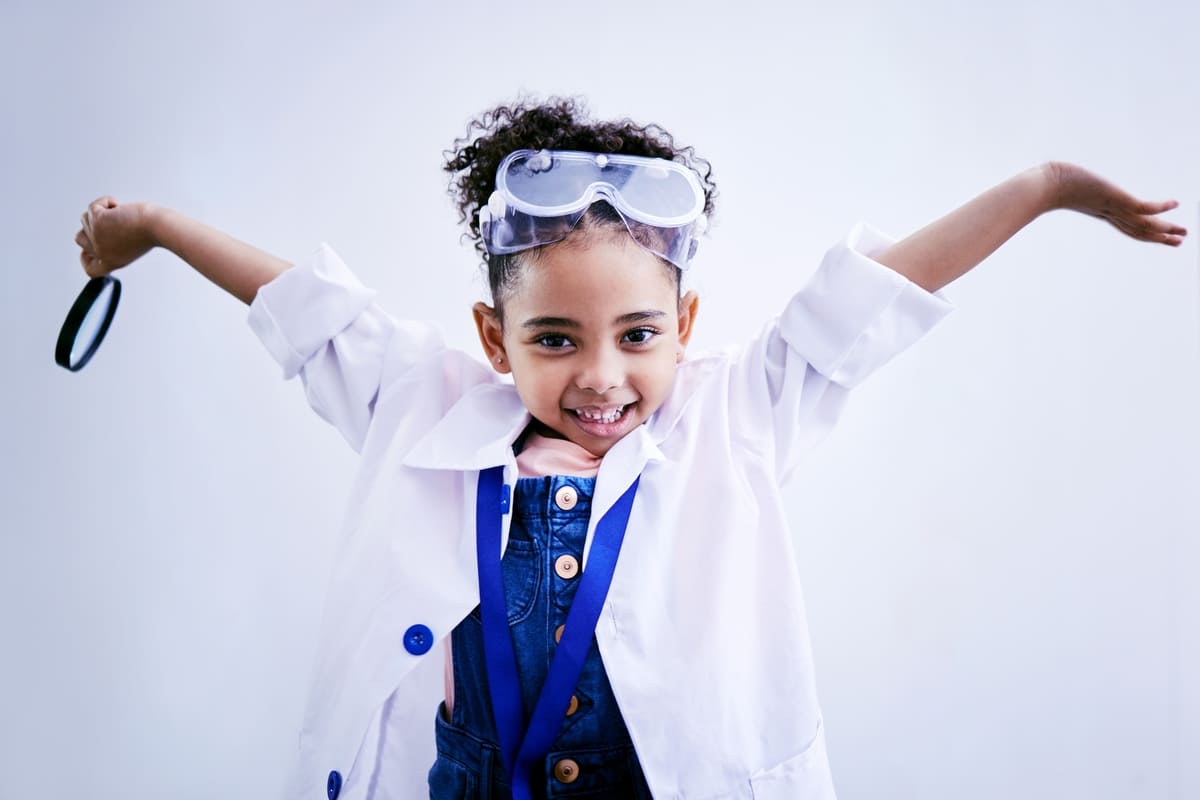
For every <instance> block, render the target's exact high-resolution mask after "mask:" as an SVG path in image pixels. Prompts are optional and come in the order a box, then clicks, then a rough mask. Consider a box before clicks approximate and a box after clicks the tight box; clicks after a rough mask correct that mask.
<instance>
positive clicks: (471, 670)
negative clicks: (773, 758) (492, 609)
mask: <svg viewBox="0 0 1200 800" xmlns="http://www.w3.org/2000/svg"><path fill="white" fill-rule="evenodd" d="M595 482H596V479H595V478H580V477H574V476H562V475H555V476H548V477H544V478H519V479H518V480H517V486H516V493H515V495H516V496H515V498H514V502H513V509H514V516H513V520H512V524H511V526H510V529H509V538H508V546H507V548H506V549H505V551H504V558H503V560H502V561H501V572H502V576H503V580H504V592H505V598H506V601H507V606H508V624H509V628H510V630H511V632H512V637H513V646H514V649H515V651H516V656H517V669H518V674H519V676H520V681H521V695H522V699H523V700H524V706H525V714H526V718H527V719H528V718H529V717H530V716H531V715H532V713H533V708H534V704H535V703H536V702H537V698H538V694H539V692H540V691H541V688H542V684H543V683H544V682H545V679H546V675H547V673H548V672H549V669H550V660H551V658H552V657H553V655H554V646H555V641H556V631H558V629H559V626H561V625H562V624H563V623H565V622H566V620H567V612H568V610H569V609H570V607H571V600H572V599H573V598H574V597H575V590H576V587H577V586H578V584H579V576H580V574H581V572H580V569H579V565H580V563H581V561H582V558H583V544H584V539H585V537H586V535H587V528H588V518H589V516H590V515H591V510H592V493H593V488H594V486H595ZM451 636H452V640H451V641H452V650H453V656H454V711H453V715H452V718H451V719H450V720H449V721H447V720H446V719H445V717H444V716H443V713H444V709H445V707H444V706H442V708H440V709H439V711H438V713H437V715H436V716H437V719H436V736H437V752H438V757H437V761H436V762H435V763H434V765H433V768H432V769H431V770H430V771H429V792H430V798H431V799H432V800H450V798H453V799H454V800H459V799H460V798H490V799H496V798H510V797H511V791H510V789H509V785H510V784H509V779H508V775H507V773H506V771H505V768H504V764H503V762H502V760H501V757H500V748H499V745H498V744H497V738H498V737H497V734H496V728H495V723H494V722H493V719H492V709H491V699H490V695H489V693H488V683H487V670H486V668H485V664H486V662H485V659H484V652H483V628H482V625H481V621H480V613H479V609H478V608H476V609H475V610H474V611H472V612H471V614H470V615H468V616H467V618H466V619H464V620H463V621H462V622H461V623H459V625H458V626H457V627H456V628H455V629H454V631H453V633H452V634H451ZM544 774H545V778H544V780H535V781H533V783H532V789H533V793H534V797H536V798H547V799H548V798H558V797H580V798H583V797H588V798H604V797H613V798H649V797H650V791H649V789H648V788H647V787H646V780H645V777H644V776H643V775H642V770H641V766H640V765H639V764H638V760H637V756H636V755H635V753H634V750H633V744H632V743H631V741H630V739H629V731H628V730H626V728H625V722H624V720H622V718H621V712H620V711H619V710H618V708H617V703H616V700H615V699H614V698H613V693H612V687H611V686H610V685H609V683H608V677H607V675H605V672H604V665H603V664H602V663H601V661H600V650H599V648H598V647H597V645H596V639H595V637H594V636H593V637H592V644H591V648H590V649H589V650H588V655H587V659H586V660H585V661H584V665H583V672H582V673H581V675H580V677H579V682H578V684H577V685H576V690H575V693H574V697H573V698H572V700H571V706H570V708H569V709H568V711H567V716H566V717H565V718H564V720H563V726H562V729H561V730H560V731H559V734H558V738H557V739H555V742H554V747H553V749H552V750H551V751H550V752H549V753H548V754H547V756H546V759H545V769H544Z"/></svg>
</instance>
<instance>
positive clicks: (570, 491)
mask: <svg viewBox="0 0 1200 800" xmlns="http://www.w3.org/2000/svg"><path fill="white" fill-rule="evenodd" d="M578 502H579V495H578V494H577V493H576V492H575V488H574V487H573V486H563V487H562V488H561V489H559V490H558V491H557V492H555V493H554V504H555V505H556V506H558V507H559V508H561V509H562V510H563V511H570V510H571V509H572V508H574V507H575V504H576V503H578Z"/></svg>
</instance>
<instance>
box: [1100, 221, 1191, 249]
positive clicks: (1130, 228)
mask: <svg viewBox="0 0 1200 800" xmlns="http://www.w3.org/2000/svg"><path fill="white" fill-rule="evenodd" d="M1109 222H1111V223H1112V225H1113V226H1114V227H1115V228H1116V229H1117V230H1119V231H1121V233H1124V234H1125V235H1126V236H1129V237H1132V238H1134V239H1137V240H1139V241H1142V242H1157V243H1159V244H1165V245H1170V246H1171V247H1178V246H1179V245H1180V244H1182V243H1183V240H1184V237H1186V236H1187V228H1184V227H1183V226H1181V225H1176V224H1175V223H1173V222H1170V221H1168V220H1164V219H1157V218H1155V217H1145V216H1135V217H1125V216H1121V217H1113V218H1111V219H1109Z"/></svg>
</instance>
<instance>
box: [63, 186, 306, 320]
mask: <svg viewBox="0 0 1200 800" xmlns="http://www.w3.org/2000/svg"><path fill="white" fill-rule="evenodd" d="M75 242H76V244H78V245H79V247H80V248H81V252H80V254H79V261H80V263H82V264H83V269H84V271H85V272H86V273H87V274H88V275H91V276H92V277H96V276H99V275H107V274H108V273H110V272H112V271H113V270H115V269H119V268H121V267H124V266H126V265H127V264H129V263H131V262H133V261H136V260H137V259H139V258H141V257H142V256H143V255H145V254H146V253H147V252H149V251H150V250H151V249H153V248H155V247H164V248H166V249H167V250H170V251H171V252H172V253H174V254H175V255H177V256H179V257H180V258H182V259H183V260H184V261H186V262H187V263H188V264H190V265H191V266H192V267H194V268H195V269H196V271H197V272H199V273H200V274H202V275H204V277H206V278H208V279H209V280H211V281H212V282H213V283H215V284H217V285H218V286H220V287H221V288H222V289H224V290H225V291H227V292H229V293H230V294H232V295H233V296H234V297H236V298H238V299H239V300H241V301H242V302H243V303H246V304H247V305H249V304H250V302H251V301H253V300H254V296H255V295H256V294H257V293H258V289H259V287H261V286H262V285H264V284H266V283H269V282H270V281H271V280H273V279H274V278H275V277H276V276H278V275H279V274H280V273H281V272H283V271H284V270H286V269H288V268H289V267H290V266H291V264H289V263H288V262H286V261H284V260H283V259H281V258H277V257H275V256H273V255H271V254H270V253H265V252H263V251H262V250H259V249H258V248H256V247H252V246H250V245H248V244H246V243H245V242H241V241H238V240H237V239H234V238H233V237H232V236H229V235H228V234H225V233H222V232H221V231H218V230H216V229H215V228H211V227H209V226H208V225H205V224H204V223H202V222H197V221H196V220H194V219H191V218H189V217H186V216H184V215H183V214H180V213H179V212H178V211H172V210H171V209H169V208H161V207H159V206H154V205H151V204H149V203H118V202H117V201H116V200H114V199H113V198H111V197H101V198H100V199H98V200H96V201H94V202H93V203H92V204H91V205H89V206H88V209H87V211H85V212H84V214H83V227H82V228H81V229H80V230H79V232H78V233H76V234H75Z"/></svg>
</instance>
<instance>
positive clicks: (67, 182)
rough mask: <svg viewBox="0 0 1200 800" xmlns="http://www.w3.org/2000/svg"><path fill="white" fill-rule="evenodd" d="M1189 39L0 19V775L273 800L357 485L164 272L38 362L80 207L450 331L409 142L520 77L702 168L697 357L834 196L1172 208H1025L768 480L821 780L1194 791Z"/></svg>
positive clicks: (775, 278) (933, 20) (285, 391)
mask: <svg viewBox="0 0 1200 800" xmlns="http://www.w3.org/2000/svg"><path fill="white" fill-rule="evenodd" d="M1197 30H1200V6H1198V5H1197V4H1195V3H1193V2H1183V1H1182V0H1179V1H1178V2H1174V1H1172V2H1165V3H1157V4H1150V5H1145V6H1141V7H1139V6H1137V5H1136V4H1131V3H1126V2H1114V1H1113V0H1091V2H1086V3H1085V2H1077V3H1076V2H1045V0H1042V1H1041V2H1036V1H1035V0H1013V1H1012V2H1004V3H995V4H983V3H963V2H954V1H953V0H939V1H938V2H908V3H882V2H880V3H864V2H846V3H837V4H832V3H811V2H800V3H790V4H783V3H775V2H770V3H768V2H738V3H717V2H689V3H682V2H673V3H654V2H637V3H634V2H626V1H625V0H620V1H614V2H606V3H594V4H575V3H549V2H531V3H522V2H510V3H484V2H476V1H475V0H463V1H462V2H457V3H453V4H437V5H435V4H432V3H357V4H335V3H332V2H329V3H316V2H304V1H301V2H288V3H283V2H274V3H242V2H234V1H233V0H210V1H209V2H203V3H200V2H185V3H152V2H128V1H127V0H114V1H113V2H108V3H78V2H77V3H61V2H34V0H3V2H0V75H2V76H3V77H0V113H2V114H3V117H2V119H3V125H0V167H2V171H0V186H2V191H0V234H2V236H3V239H2V242H3V252H4V265H3V268H4V276H5V280H4V284H3V289H2V290H0V332H2V335H3V336H4V337H5V341H7V342H8V356H7V357H6V359H5V360H6V366H5V369H4V373H5V377H4V380H3V391H2V393H0V404H2V405H0V409H2V411H3V423H2V425H0V458H2V459H3V460H2V466H3V481H0V548H2V549H0V571H2V575H3V581H2V582H0V636H2V641H3V645H0V647H2V648H3V650H2V651H0V712H2V713H0V775H3V776H4V777H3V780H2V781H0V798H3V800H18V799H19V798H76V797H89V798H97V799H105V798H122V800H133V799H134V798H163V797H170V798H212V797H229V798H259V797H273V796H276V795H277V794H278V793H279V791H280V789H281V788H282V784H283V778H284V774H285V772H286V770H287V769H288V768H289V767H290V765H291V759H292V753H293V751H294V748H295V743H296V735H297V732H298V729H299V723H300V715H301V712H302V710H303V703H304V700H305V693H306V689H307V684H308V679H309V675H310V673H309V670H310V667H311V663H312V658H313V655H314V652H315V648H316V647H317V642H316V638H315V637H316V632H317V629H318V625H319V621H320V614H321V609H322V604H323V600H324V591H325V585H326V580H327V576H328V573H329V570H330V556H331V553H332V551H333V546H334V542H335V539H336V537H337V535H338V529H339V522H340V519H341V516H342V514H343V512H344V503H345V499H346V494H347V491H348V487H349V484H350V480H351V476H352V474H353V470H354V468H355V463H356V458H355V456H354V454H353V452H352V451H351V450H350V449H349V448H348V447H347V446H346V445H345V443H344V442H343V441H342V440H341V438H340V437H339V435H338V434H337V433H336V431H334V430H333V429H332V428H330V427H328V426H327V425H326V424H325V423H323V422H322V421H321V420H320V419H319V418H317V417H316V415H315V414H313V413H312V412H311V411H310V410H309V409H308V407H307V405H306V404H305V402H304V399H303V395H302V392H301V389H300V386H299V382H298V381H293V382H291V383H287V382H284V381H283V380H281V378H280V374H279V369H278V367H277V366H276V365H275V364H274V362H272V361H271V360H270V358H269V357H268V356H267V354H266V351H265V350H264V349H263V348H262V347H261V345H260V344H259V343H258V341H257V339H255V337H254V336H253V334H252V333H251V331H250V330H249V328H248V326H247V325H246V324H245V315H246V308H245V307H244V306H243V305H241V304H240V303H238V302H237V301H236V300H233V299H232V298H230V297H228V296H226V295H225V294H224V293H223V292H221V291H220V290H219V289H217V288H216V287H214V286H213V285H211V284H209V283H207V282H206V281H205V280H204V279H203V278H201V277H200V276H199V275H197V274H196V273H194V272H192V271H191V270H190V269H188V268H187V267H186V266H185V265H183V264H182V263H181V262H179V261H178V260H176V259H175V258H174V257H173V256H171V255H169V254H167V253H163V252H157V253H154V254H152V255H151V256H149V257H147V258H146V259H144V261H143V262H140V263H138V264H137V265H136V266H135V267H133V268H131V269H128V270H125V271H124V272H122V273H120V274H119V277H121V278H122V280H123V283H124V289H125V294H124V298H123V300H122V306H121V309H120V312H119V314H118V316H117V319H116V322H115V325H114V327H113V329H112V331H111V333H110V334H109V338H108V340H107V341H106V343H105V345H104V347H103V348H102V350H101V351H100V353H99V354H98V355H97V356H96V358H95V359H94V360H93V362H92V363H91V364H90V365H89V366H88V367H87V368H86V369H85V370H84V371H82V372H80V373H78V374H71V373H68V372H67V371H66V370H63V369H61V368H59V367H57V366H55V365H54V363H53V359H52V349H53V345H54V341H55V339H56V336H57V333H58V327H59V325H60V324H61V321H62V318H63V316H64V314H65V312H66V310H67V308H68V307H69V305H70V303H71V301H72V300H73V299H74V297H75V295H76V293H77V292H78V291H79V289H80V288H81V287H82V286H83V283H84V280H85V276H84V275H83V273H82V271H81V269H80V268H79V265H78V260H77V255H78V249H77V248H76V246H75V245H74V244H73V241H72V238H73V236H74V233H75V231H76V229H77V228H78V221H79V215H80V213H81V212H82V211H83V210H84V208H85V206H86V204H87V203H88V202H89V201H90V200H92V199H93V198H95V197H97V196H99V195H101V194H113V195H115V196H116V197H117V198H118V199H120V200H138V199H144V200H152V201H155V202H158V203H161V204H164V205H169V206H173V207H176V208H178V209H180V210H183V211H185V212H187V213H189V214H191V215H193V216H195V217H198V218H200V219H202V220H204V221H206V222H208V223H210V224H213V225H215V226H217V227H219V228H222V229H224V230H227V231H229V232H230V233H232V234H234V235H235V236H238V237H240V238H243V239H246V240H248V241H251V242H253V243H255V244H257V245H259V246H260V247H263V248H265V249H267V250H270V251H272V252H275V253H278V254H279V255H281V256H283V257H285V258H288V259H298V258H301V257H303V256H304V255H306V254H307V253H309V252H311V251H312V250H313V249H314V248H315V247H316V246H317V245H318V243H319V242H321V241H327V242H329V243H330V244H331V245H332V246H333V247H334V248H335V249H337V251H338V252H339V253H340V254H341V256H342V257H343V258H344V259H345V260H346V261H347V263H349V264H350V265H351V266H352V267H353V268H354V269H355V270H356V271H357V273H358V274H359V275H360V276H361V278H362V279H363V281H364V282H366V283H367V284H369V285H371V286H373V287H375V288H377V289H378V290H379V291H380V301H381V302H382V303H383V305H384V306H385V307H386V308H387V309H388V310H389V311H391V312H392V313H393V314H395V315H396V316H401V317H417V318H422V319H432V320H436V321H437V322H438V323H439V324H440V325H441V326H442V328H443V330H444V331H445V334H446V336H447V338H448V339H449V340H450V341H451V342H452V343H453V344H454V345H456V346H459V347H464V348H467V349H468V350H472V351H476V350H477V349H478V345H477V343H476V342H475V340H474V333H473V329H472V327H471V325H470V321H469V307H470V304H471V302H473V301H474V300H476V299H478V298H479V297H480V296H481V295H482V283H481V281H480V279H479V276H478V272H477V270H476V260H475V258H474V255H473V252H472V251H471V250H470V249H469V247H468V246H467V245H465V244H463V243H461V242H460V228H459V227H458V226H457V220H456V214H455V212H454V210H453V209H452V207H451V204H450V201H449V199H448V197H447V196H446V194H445V180H446V179H445V176H444V174H443V173H442V172H441V169H440V167H441V162H442V151H443V150H444V149H445V148H447V147H449V146H450V145H451V143H452V142H453V140H454V139H455V137H457V136H461V135H462V134H463V133H464V132H465V130H466V123H467V122H468V120H470V118H471V117H473V116H475V115H477V114H478V113H479V112H481V111H483V110H484V109H486V108H488V107H490V106H492V105H494V104H496V103H498V102H500V101H502V100H510V99H513V98H516V97H518V96H521V95H522V94H528V95H535V96H538V97H544V96H546V95H548V94H553V93H559V94H582V95H584V96H586V97H587V98H588V100H589V102H590V107H591V108H592V110H593V112H594V113H595V114H596V115H597V116H601V117H620V116H626V115H628V116H631V117H633V118H634V119H637V120H640V121H651V120H653V121H656V122H659V123H661V124H663V125H665V126H666V127H667V128H668V129H669V130H671V131H672V132H673V133H674V134H675V135H676V137H678V139H679V140H680V141H682V142H684V143H687V144H692V145H694V146H695V147H696V148H697V150H698V152H699V153H700V154H701V155H703V156H705V157H707V158H708V159H710V160H711V162H712V164H713V167H714V174H715V177H716V180H717V182H718V185H719V188H720V198H719V208H718V211H717V215H716V218H715V220H714V224H713V226H712V229H711V237H710V238H709V239H707V240H705V241H704V242H703V243H702V244H701V247H700V252H699V256H698V258H697V261H696V267H695V281H696V285H697V286H698V288H699V289H700V291H701V293H702V307H701V315H700V319H699V331H698V333H697V339H698V341H697V343H696V344H697V346H698V347H701V348H704V347H708V346H717V345H723V344H725V343H728V342H733V341H737V340H739V339H742V338H745V337H748V336H750V335H752V334H753V333H755V332H757V331H758V330H759V329H760V328H761V326H762V325H763V324H764V322H765V321H766V320H767V319H768V318H769V317H770V316H771V315H773V314H775V313H778V311H780V310H781V309H782V308H783V305H784V303H785V301H786V298H787V297H788V296H789V295H790V294H791V293H792V292H794V291H795V290H796V289H797V288H798V287H799V286H801V285H802V284H803V282H804V280H805V278H806V277H807V276H808V275H809V274H811V272H812V271H813V270H814V269H815V268H816V265H817V264H818V262H819V260H820V257H821V255H822V253H823V252H824V250H825V249H826V247H828V246H829V245H830V244H831V243H833V242H835V241H836V240H837V239H838V238H839V237H841V236H842V235H843V234H844V232H845V231H846V230H847V229H848V228H849V227H850V226H851V225H852V224H853V223H854V222H855V221H856V220H859V219H864V220H867V221H869V222H870V223H871V224H873V225H875V226H876V227H878V228H881V229H882V230H884V231H887V232H889V233H891V234H893V235H904V234H906V233H908V232H910V231H912V230H915V229H916V228H918V227H920V226H921V225H923V224H924V223H926V222H928V221H930V220H932V219H934V218H936V217H937V216H939V215H940V214H942V213H944V212H945V211H947V210H949V209H950V208H952V207H954V206H955V205H957V204H959V203H961V202H963V201H965V200H966V199H968V198H970V197H971V196H973V195H974V194H976V193H978V192H979V191H982V190H983V189H985V188H987V187H988V186H991V185H993V184H995V183H997V182H999V181H1000V180H1003V179H1004V178H1006V177H1008V176H1009V175H1010V174H1013V173H1015V172H1017V171H1019V170H1021V169H1023V168H1026V167H1028V166H1031V165H1034V164H1037V163H1039V162H1042V161H1044V160H1046V159H1050V158H1058V159H1065V160H1071V161H1076V162H1078V163H1081V164H1084V165H1086V166H1088V167H1090V168H1092V169H1094V170H1096V171H1098V172H1100V173H1101V174H1103V175H1106V176H1108V177H1110V178H1111V179H1113V180H1114V181H1116V182H1117V183H1119V184H1121V185H1122V186H1125V187H1127V188H1128V189H1130V190H1131V191H1133V192H1135V193H1137V194H1139V195H1141V196H1145V197H1149V198H1152V199H1163V198H1168V197H1174V198H1176V199H1178V200H1179V201H1180V202H1181V204H1182V205H1181V207H1180V208H1179V209H1177V210H1176V211H1174V212H1172V213H1171V214H1170V215H1169V216H1170V217H1171V218H1172V219H1174V220H1176V221H1178V222H1180V223H1182V224H1184V225H1186V226H1188V227H1189V229H1190V230H1191V236H1190V238H1189V240H1188V241H1187V243H1185V244H1184V246H1182V247H1181V248H1179V249H1170V248H1166V247H1161V246H1150V245H1146V244H1141V243H1137V242H1134V241H1132V240H1129V239H1125V238H1124V237H1122V236H1120V235H1119V234H1117V233H1116V232H1115V231H1114V230H1113V229H1111V228H1110V227H1108V226H1107V225H1104V224H1103V223H1101V222H1099V221H1097V220H1094V219H1090V218H1086V217H1083V216H1079V215H1073V214H1070V213H1067V212H1056V213H1054V214H1052V215H1048V216H1046V217H1044V218H1042V219H1039V220H1038V221H1036V222H1035V223H1034V224H1033V225H1032V226H1031V227H1030V228H1028V229H1027V230H1025V231H1023V232H1022V233H1020V234H1019V235H1018V236H1017V237H1016V238H1015V239H1014V240H1013V241H1012V242H1010V243H1009V244H1008V245H1006V246H1005V247H1004V248H1003V249H1002V250H1001V251H1000V252H999V253H997V254H996V255H995V256H993V257H992V258H990V259H989V260H988V261H986V262H985V263H984V264H983V265H982V266H981V267H980V268H979V269H977V270H976V271H974V272H972V273H971V274H969V275H967V276H966V277H964V278H962V279H961V280H959V281H958V282H956V283H955V284H953V285H951V286H950V287H949V288H948V289H947V295H948V296H949V297H950V299H951V300H952V301H953V302H954V303H955V304H956V305H957V311H956V312H955V313H954V314H953V315H952V316H951V317H950V318H949V319H947V320H946V321H945V322H944V323H943V324H942V325H940V326H939V327H938V328H937V329H936V330H935V331H934V332H933V333H931V334H930V335H929V336H928V337H927V338H926V339H925V340H924V341H922V342H921V343H919V344H918V345H917V346H916V347H914V348H913V349H912V350H911V351H909V352H907V353H905V354H904V355H902V356H901V357H900V358H899V359H897V360H896V361H895V362H893V363H892V364H890V365H889V366H888V367H886V368H885V369H884V370H883V371H882V372H881V373H879V374H878V375H877V376H875V377H874V378H873V379H872V380H870V381H869V382H868V383H867V384H865V385H864V386H862V387H861V388H860V389H859V390H858V391H857V392H856V394H855V396H854V397H853V399H852V402H851V405H850V408H849V410H848V411H847V413H846V414H845V415H844V417H843V419H842V422H841V425H840V427H839V428H838V430H837V431H836V432H835V433H834V434H833V435H832V436H831V437H830V438H828V439H827V440H826V441H825V442H824V443H823V444H821V445H820V446H819V447H817V448H816V449H815V450H814V451H813V452H812V453H811V455H810V456H809V458H808V459H807V461H806V462H805V465H804V467H803V468H802V470H801V471H800V473H799V474H798V475H797V477H796V479H795V480H794V482H792V483H791V484H789V486H788V487H787V497H788V502H789V508H790V511H791V518H792V522H793V523H794V526H795V532H796V537H797V543H798V554H799V556H798V557H799V559H800V569H801V571H802V574H803V577H804V579H805V586H806V598H807V602H808V607H809V614H810V621H811V625H812V630H813V638H814V647H815V652H816V665H817V672H818V674H817V682H818V687H819V689H820V693H821V698H822V706H823V709H824V712H825V717H826V725H827V732H828V741H829V752H830V759H831V762H832V766H833V770H834V776H835V779H836V782H837V785H838V788H839V794H840V796H841V797H842V798H844V799H845V800H855V799H856V798H879V797H886V798H897V799H898V800H903V799H905V798H947V799H950V798H966V797H970V798H1013V797H1022V798H1093V799H1095V798H1169V799H1170V800H1177V799H1181V798H1189V797H1197V796H1200V758H1197V753H1200V677H1198V676H1200V624H1198V618H1200V585H1198V583H1197V581H1196V572H1197V565H1198V564H1200V501H1198V499H1197V498H1198V497H1200V492H1198V487H1200V467H1198V462H1197V455H1196V454H1197V452H1198V445H1200V422H1198V413H1197V412H1198V409H1200V354H1198V351H1200V313H1198V303H1200V300H1198V298H1200V283H1198V277H1197V276H1198V271H1197V247H1196V239H1197V233H1198V232H1200V231H1197V228H1198V227H1200V220H1198V219H1197V216H1198V213H1197V212H1198V204H1197V201H1198V199H1200V160H1198V159H1197V157H1196V141H1197V139H1196V136H1197V131H1198V130H1200V125H1198V122H1200V117H1198V115H1200V111H1198V109H1200V103H1198V102H1197V101H1198V100H1200V97H1198V96H1197V95H1198V92H1197V89H1196V76H1197V74H1200V50H1198V48H1197V46H1196V36H1195V32H1196V31H1197ZM731 646H736V643H731ZM700 700H701V699H699V698H698V701H700ZM780 713H787V710H786V709H780Z"/></svg>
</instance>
